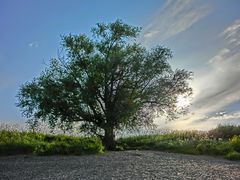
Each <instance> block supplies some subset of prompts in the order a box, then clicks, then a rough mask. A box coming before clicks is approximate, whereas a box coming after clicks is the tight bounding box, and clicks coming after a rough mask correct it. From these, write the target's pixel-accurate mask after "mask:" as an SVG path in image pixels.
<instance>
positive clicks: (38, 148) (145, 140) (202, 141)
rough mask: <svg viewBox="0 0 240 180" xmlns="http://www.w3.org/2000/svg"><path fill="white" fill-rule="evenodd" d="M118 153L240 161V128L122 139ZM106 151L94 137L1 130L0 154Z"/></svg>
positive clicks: (93, 152) (119, 142) (80, 153)
mask: <svg viewBox="0 0 240 180" xmlns="http://www.w3.org/2000/svg"><path fill="white" fill-rule="evenodd" d="M117 150H119V151H123V150H157V151H166V152H175V153H184V154H194V155H200V154H202V155H215V156H216V155H217V156H223V157H225V158H227V159H229V160H240V126H218V127H217V128H215V129H213V130H211V131H209V132H202V131H172V132H169V133H167V134H162V135H142V136H132V137H126V138H119V139H118V140H117ZM103 151H104V147H103V145H102V143H101V141H100V140H99V139H97V138H94V137H75V136H66V135H45V134H41V133H30V132H17V131H9V130H0V155H16V154H35V155H82V154H96V153H102V152H103Z"/></svg>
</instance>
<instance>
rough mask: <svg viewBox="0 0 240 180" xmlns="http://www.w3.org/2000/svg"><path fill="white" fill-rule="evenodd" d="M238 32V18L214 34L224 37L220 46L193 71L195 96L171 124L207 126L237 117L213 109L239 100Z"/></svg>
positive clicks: (234, 114)
mask: <svg viewBox="0 0 240 180" xmlns="http://www.w3.org/2000/svg"><path fill="white" fill-rule="evenodd" d="M239 33H240V19H239V20H236V21H235V22H234V23H233V24H231V25H230V26H229V27H227V28H226V29H225V30H224V31H223V32H222V33H221V34H220V36H218V37H220V38H222V39H223V40H224V41H225V44H224V47H223V48H222V49H220V50H219V51H218V53H217V54H216V55H215V56H213V57H212V58H211V59H209V61H208V62H207V64H206V67H205V68H202V69H200V70H199V71H198V72H196V73H195V81H194V83H193V87H194V89H195V97H194V100H193V102H192V107H191V109H190V112H191V113H190V114H188V115H187V116H185V117H183V118H181V119H180V122H177V123H175V124H174V125H175V126H183V127H184V126H185V127H198V128H204V129H206V128H207V129H208V128H209V127H212V126H214V125H215V126H216V125H217V124H219V123H222V122H225V121H227V122H230V121H232V122H233V121H236V120H237V119H239V118H240V112H233V113H232V114H231V113H228V112H226V113H225V114H223V115H222V116H219V113H217V112H223V110H224V109H225V108H226V107H228V106H229V105H231V104H233V103H237V102H239V101H240V79H239V78H240V51H239V48H240V44H239V43H238V42H240V35H239ZM235 39H236V41H235ZM233 40H234V41H233Z"/></svg>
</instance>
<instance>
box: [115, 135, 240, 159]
mask: <svg viewBox="0 0 240 180" xmlns="http://www.w3.org/2000/svg"><path fill="white" fill-rule="evenodd" d="M118 145H119V146H122V147H123V148H124V149H126V150H130V149H131V150H133V149H139V150H160V151H167V152H176V153H184V154H195V155H197V154H205V155H220V156H224V155H226V154H228V153H230V152H232V151H233V150H234V149H235V150H237V147H239V136H235V137H234V138H233V139H232V140H231V141H228V140H214V139H210V138H208V136H207V133H205V132H199V131H174V132H172V133H168V134H163V135H150V136H149V135H148V136H136V137H127V138H120V139H118Z"/></svg>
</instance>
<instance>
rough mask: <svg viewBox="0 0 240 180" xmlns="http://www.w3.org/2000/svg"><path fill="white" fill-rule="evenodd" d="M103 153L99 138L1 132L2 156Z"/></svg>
mask: <svg viewBox="0 0 240 180" xmlns="http://www.w3.org/2000/svg"><path fill="white" fill-rule="evenodd" d="M101 152H103V146H102V144H101V141H100V140H99V139H97V138H87V137H71V136H65V135H44V134H40V133H29V132H16V131H6V130H3V131H0V155H16V154H36V155H83V154H95V153H101Z"/></svg>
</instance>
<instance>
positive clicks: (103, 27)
mask: <svg viewBox="0 0 240 180" xmlns="http://www.w3.org/2000/svg"><path fill="white" fill-rule="evenodd" d="M139 32H140V28H137V27H133V26H130V25H127V24H125V23H123V22H122V21H120V20H117V21H116V22H114V23H110V24H104V23H99V24H97V26H96V27H95V28H93V29H92V37H87V36H85V35H67V36H64V37H63V42H62V45H63V55H62V56H61V57H60V58H59V59H52V60H51V62H50V65H49V67H48V68H46V70H45V71H44V72H43V73H42V74H41V75H40V76H39V77H37V78H34V79H33V81H32V82H28V83H26V84H24V85H23V86H22V87H21V89H20V92H19V94H18V98H19V102H18V106H19V107H20V108H21V109H22V111H23V114H24V115H25V116H26V117H28V118H30V121H29V123H30V124H31V125H35V124H36V122H35V121H36V120H39V121H46V122H47V123H48V124H49V125H50V126H51V127H55V126H59V127H60V128H63V129H71V126H72V123H73V122H79V121H80V122H82V123H81V125H82V126H81V130H84V131H87V132H91V133H94V134H97V135H99V136H104V138H102V139H103V143H104V144H105V146H106V148H109V149H111V148H112V147H113V145H114V131H115V130H117V129H122V128H137V127H139V126H147V125H148V126H150V125H152V123H153V119H154V118H155V117H156V116H157V115H159V116H160V115H161V114H163V113H164V114H167V115H168V116H167V117H168V118H169V119H174V118H175V117H177V115H178V114H179V113H182V112H183V111H184V110H185V109H184V110H182V111H180V110H178V108H177V107H176V101H177V97H178V96H179V95H184V96H189V95H191V93H192V89H191V88H190V87H189V82H188V80H190V79H191V77H192V73H191V72H188V71H186V70H184V69H177V70H172V68H171V66H170V64H169V62H168V60H169V59H170V58H171V57H172V52H171V51H170V50H169V49H168V48H165V47H162V46H156V47H154V48H152V49H151V50H148V49H146V48H145V47H143V46H141V44H137V43H136V37H137V36H138V34H139ZM156 111H158V112H159V113H157V114H156V113H155V112H156ZM31 121H34V122H32V123H31ZM64 126H66V128H65V127H64Z"/></svg>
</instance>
